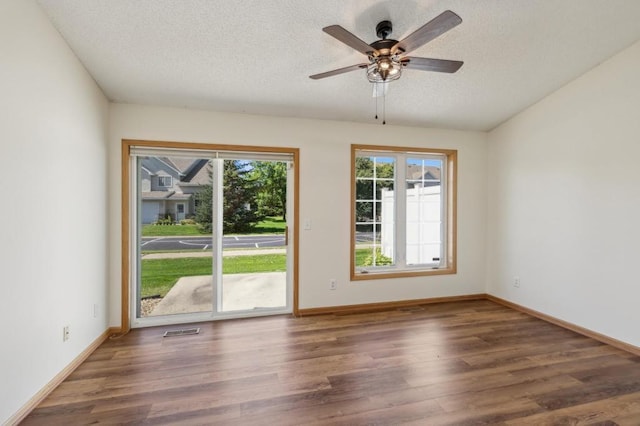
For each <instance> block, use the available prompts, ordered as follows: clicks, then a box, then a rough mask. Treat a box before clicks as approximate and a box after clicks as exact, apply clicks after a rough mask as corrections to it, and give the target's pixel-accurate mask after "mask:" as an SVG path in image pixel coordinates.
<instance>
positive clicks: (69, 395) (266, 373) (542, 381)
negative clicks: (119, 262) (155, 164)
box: [23, 300, 640, 425]
mask: <svg viewBox="0 0 640 426" xmlns="http://www.w3.org/2000/svg"><path fill="white" fill-rule="evenodd" d="M190 326H191V325H190ZM190 326H189V327H190ZM197 326H199V327H201V333H200V334H199V335H193V336H178V337H168V338H163V337H162V334H163V333H164V331H166V330H170V329H176V328H179V327H173V326H172V327H161V328H148V329H138V330H133V331H131V332H130V333H129V334H128V335H126V336H124V337H122V338H121V339H118V340H109V341H107V342H106V343H105V344H103V345H102V346H101V347H100V348H98V350H96V351H95V352H94V353H93V354H92V355H91V356H90V357H89V359H88V360H87V361H86V362H84V363H83V364H82V365H81V366H80V367H79V368H78V369H77V370H76V371H75V372H74V373H73V374H71V375H70V376H69V378H68V379H67V380H66V381H65V382H64V383H63V384H62V385H61V386H60V387H59V388H57V389H56V390H55V391H54V392H53V393H52V394H51V395H50V396H49V397H48V398H47V399H46V400H44V401H43V402H42V404H40V406H38V408H37V409H36V410H34V411H33V412H32V413H31V414H30V415H29V417H28V418H27V419H26V420H25V421H24V423H23V424H25V425H36V424H41V425H57V424H61V425H76V424H91V423H106V424H114V423H115V424H180V425H183V424H215V425H227V424H228V425H303V424H304V425H315V424H318V425H361V424H375V425H384V424H413V425H440V424H452V425H476V424H509V425H529V424H530V425H544V424H553V425H556V424H557V425H574V424H585V425H586V424H589V425H616V424H618V425H640V357H637V356H634V355H632V354H630V353H627V352H624V351H621V350H618V349H615V348H613V347H610V346H607V345H604V344H602V343H599V342H597V341H595V340H592V339H590V338H587V337H583V336H581V335H579V334H576V333H573V332H571V331H568V330H565V329H563V328H560V327H557V326H555V325H551V324H549V323H546V322H544V321H541V320H538V319H535V318H532V317H530V316H528V315H526V314H523V313H520V312H517V311H514V310H511V309H509V308H506V307H503V306H501V305H498V304H495V303H493V302H490V301H484V300H483V301H467V302H455V303H443V304H434V305H424V306H420V307H418V308H416V309H407V310H394V311H388V312H377V313H369V314H357V315H355V314H354V315H344V316H334V315H324V316H316V317H305V318H297V319H296V318H291V317H288V316H278V317H267V318H254V319H245V320H232V321H219V322H211V323H204V324H198V325H197Z"/></svg>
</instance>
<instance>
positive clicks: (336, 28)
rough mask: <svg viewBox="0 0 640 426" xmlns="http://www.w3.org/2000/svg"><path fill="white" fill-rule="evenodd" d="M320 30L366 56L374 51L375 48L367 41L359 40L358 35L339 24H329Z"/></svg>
mask: <svg viewBox="0 0 640 426" xmlns="http://www.w3.org/2000/svg"><path fill="white" fill-rule="evenodd" d="M322 31H324V32H325V33H327V34H329V35H330V36H331V37H334V38H336V39H337V40H339V41H341V42H343V43H344V44H346V45H347V46H349V47H351V48H353V49H355V50H357V51H358V52H360V53H364V54H365V55H367V56H368V55H369V54H371V53H373V52H375V49H374V48H373V47H371V46H369V45H368V44H367V43H365V42H364V41H362V40H360V39H359V38H358V37H356V36H355V35H353V34H352V33H350V32H349V31H347V30H345V29H344V28H342V27H341V26H340V25H330V26H328V27H324V28H323V29H322Z"/></svg>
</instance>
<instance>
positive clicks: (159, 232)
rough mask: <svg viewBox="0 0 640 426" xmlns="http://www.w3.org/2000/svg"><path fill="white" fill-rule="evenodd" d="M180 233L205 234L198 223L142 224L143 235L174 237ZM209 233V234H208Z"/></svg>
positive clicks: (180, 234)
mask: <svg viewBox="0 0 640 426" xmlns="http://www.w3.org/2000/svg"><path fill="white" fill-rule="evenodd" d="M182 235H205V234H202V233H201V232H200V230H199V229H198V225H143V226H142V236H143V237H175V236H182ZM209 235H211V234H209Z"/></svg>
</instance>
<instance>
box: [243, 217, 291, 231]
mask: <svg viewBox="0 0 640 426" xmlns="http://www.w3.org/2000/svg"><path fill="white" fill-rule="evenodd" d="M286 227H287V224H286V222H285V221H284V220H282V217H280V216H278V217H266V218H265V219H264V220H263V221H262V222H258V224H257V225H256V229H255V231H252V232H251V234H284V229H285V228H286Z"/></svg>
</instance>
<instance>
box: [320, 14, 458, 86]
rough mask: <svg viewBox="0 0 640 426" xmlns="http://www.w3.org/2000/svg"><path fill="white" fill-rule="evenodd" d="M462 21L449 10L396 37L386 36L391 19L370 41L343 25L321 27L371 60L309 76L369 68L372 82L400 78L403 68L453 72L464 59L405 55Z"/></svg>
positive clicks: (384, 81)
mask: <svg viewBox="0 0 640 426" xmlns="http://www.w3.org/2000/svg"><path fill="white" fill-rule="evenodd" d="M461 22H462V18H460V17H459V16H458V15H456V14H455V13H453V12H452V11H450V10H447V11H445V12H443V13H441V14H440V15H438V16H437V17H435V18H434V19H432V20H431V21H429V22H427V23H426V24H424V25H423V26H422V27H420V28H418V29H417V30H416V31H414V32H413V33H411V34H409V35H408V36H407V37H405V38H404V39H402V40H400V41H397V40H392V39H389V38H387V37H388V36H389V35H390V34H391V31H392V25H391V21H382V22H380V23H379V24H378V25H377V26H376V34H377V35H378V37H380V40H377V41H374V42H373V43H371V44H367V43H365V42H364V41H362V40H361V39H359V38H358V37H356V36H355V35H353V34H352V33H350V32H349V31H347V30H345V29H344V28H342V27H341V26H340V25H331V26H328V27H325V28H323V29H322V31H324V32H325V33H327V34H329V35H330V36H332V37H334V38H336V39H338V40H339V41H341V42H343V43H344V44H346V45H347V46H349V47H351V48H353V49H355V50H357V51H358V52H360V53H363V54H365V55H366V56H367V58H368V59H369V62H368V63H361V64H356V65H351V66H348V67H344V68H338V69H335V70H332V71H327V72H323V73H320V74H314V75H311V76H309V78H312V79H314V80H319V79H321V78H326V77H331V76H334V75H338V74H343V73H346V72H350V71H355V70H359V69H365V70H366V71H367V78H368V80H369V81H370V82H371V83H387V82H389V81H393V80H397V79H399V78H400V75H401V74H402V69H403V68H408V69H416V70H421V71H435V72H446V73H454V72H456V71H458V69H460V67H461V66H462V64H463V62H462V61H450V60H445V59H431V58H419V57H414V56H404V55H405V54H407V53H409V52H411V51H412V50H415V49H417V48H419V47H420V46H423V45H425V44H426V43H428V42H430V41H431V40H433V39H435V38H437V37H439V36H440V35H442V34H444V33H446V32H447V31H449V30H450V29H452V28H453V27H455V26H457V25H458V24H460V23H461ZM385 86H386V85H385Z"/></svg>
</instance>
